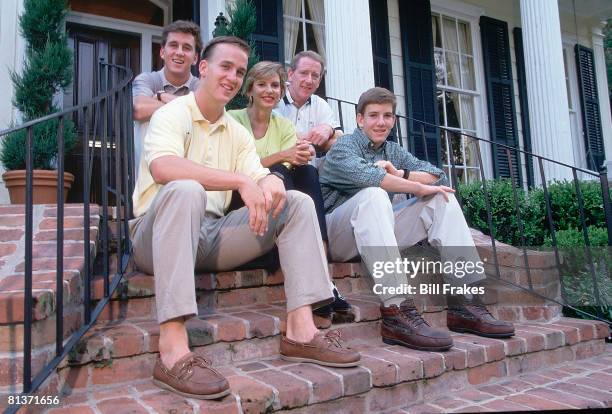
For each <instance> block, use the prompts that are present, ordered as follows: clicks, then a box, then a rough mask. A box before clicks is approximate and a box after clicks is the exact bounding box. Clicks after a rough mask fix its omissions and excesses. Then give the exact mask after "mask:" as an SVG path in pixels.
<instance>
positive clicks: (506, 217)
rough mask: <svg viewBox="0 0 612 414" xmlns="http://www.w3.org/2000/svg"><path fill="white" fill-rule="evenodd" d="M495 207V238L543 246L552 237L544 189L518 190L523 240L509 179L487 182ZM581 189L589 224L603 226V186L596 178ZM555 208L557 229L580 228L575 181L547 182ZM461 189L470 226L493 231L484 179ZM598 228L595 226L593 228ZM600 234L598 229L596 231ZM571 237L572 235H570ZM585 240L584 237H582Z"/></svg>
mask: <svg viewBox="0 0 612 414" xmlns="http://www.w3.org/2000/svg"><path fill="white" fill-rule="evenodd" d="M486 187H487V193H488V194H489V200H490V205H491V211H492V222H493V229H494V233H495V238H496V239H497V240H500V241H502V242H504V243H508V244H511V245H513V246H523V245H525V246H542V245H543V244H544V242H545V239H546V237H550V230H549V224H548V220H547V212H546V204H545V201H544V191H543V190H542V188H533V189H531V190H530V191H529V193H528V194H525V193H524V192H523V191H522V190H520V189H518V190H517V198H518V205H519V211H520V216H521V223H522V226H523V232H524V242H523V239H522V238H521V234H520V231H519V223H518V220H517V214H516V207H515V203H514V194H513V189H512V185H511V184H510V181H509V180H492V181H487V182H486ZM580 191H581V193H582V197H583V202H584V214H585V223H586V225H587V227H589V228H594V227H601V226H602V223H604V211H603V200H602V196H601V187H600V185H599V182H596V181H581V182H580ZM548 192H549V195H550V200H551V208H552V212H553V222H554V224H555V231H556V232H559V231H560V230H568V229H576V228H581V224H580V214H579V205H578V199H577V197H576V191H575V188H574V183H573V182H570V181H563V182H554V183H552V184H550V185H549V186H548ZM458 193H459V195H460V197H461V198H462V200H463V208H464V213H465V216H466V220H467V221H468V223H469V224H470V226H472V227H474V228H476V229H478V230H480V231H482V232H484V233H486V234H490V231H489V226H488V224H487V213H486V212H487V210H486V202H485V197H484V194H485V193H484V191H483V187H482V183H480V182H475V183H471V184H467V185H461V186H459V188H458ZM593 231H596V230H593ZM597 234H598V233H597ZM568 237H569V236H568ZM582 243H583V244H584V241H582Z"/></svg>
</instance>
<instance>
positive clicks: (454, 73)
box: [445, 52, 461, 88]
mask: <svg viewBox="0 0 612 414" xmlns="http://www.w3.org/2000/svg"><path fill="white" fill-rule="evenodd" d="M445 56H446V73H447V77H448V86H453V87H455V88H460V87H461V84H460V83H459V55H458V54H457V53H452V52H446V53H445Z"/></svg>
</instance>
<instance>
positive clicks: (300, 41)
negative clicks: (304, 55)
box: [294, 22, 304, 54]
mask: <svg viewBox="0 0 612 414" xmlns="http://www.w3.org/2000/svg"><path fill="white" fill-rule="evenodd" d="M303 27H304V23H302V22H299V27H298V31H297V43H296V44H295V53H299V52H301V51H303V50H304V30H303ZM295 53H294V54H295Z"/></svg>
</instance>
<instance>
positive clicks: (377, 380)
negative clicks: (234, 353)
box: [60, 340, 605, 412]
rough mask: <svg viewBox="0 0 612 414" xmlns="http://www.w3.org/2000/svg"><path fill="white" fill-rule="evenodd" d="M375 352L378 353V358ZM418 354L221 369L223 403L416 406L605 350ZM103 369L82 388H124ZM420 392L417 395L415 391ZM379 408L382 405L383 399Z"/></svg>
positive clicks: (145, 365)
mask: <svg viewBox="0 0 612 414" xmlns="http://www.w3.org/2000/svg"><path fill="white" fill-rule="evenodd" d="M375 351H377V352H378V357H377V356H376V355H377V354H376V352H375ZM414 352H418V351H413V352H411V351H410V350H405V349H404V348H402V347H388V348H384V349H378V350H373V351H372V352H370V353H368V354H369V355H368V356H366V357H365V358H364V360H363V361H362V366H359V367H355V368H344V369H343V368H329V367H321V366H318V365H313V364H299V363H297V364H296V363H289V362H286V361H283V360H281V359H278V358H267V359H258V360H254V361H252V362H246V363H241V364H237V365H235V366H223V367H218V368H217V369H218V370H219V371H220V372H221V373H222V374H223V375H225V376H226V377H228V379H229V381H230V385H231V387H232V396H230V397H227V398H226V399H224V400H222V401H219V402H218V403H227V402H228V400H229V401H235V402H236V403H241V404H242V409H243V410H245V411H247V412H248V411H249V410H248V408H249V407H250V408H251V409H253V408H254V407H257V409H256V410H255V411H256V412H264V411H265V412H267V411H269V410H273V411H277V410H281V409H294V408H299V407H305V406H308V407H309V408H311V407H312V408H314V407H313V405H315V404H325V403H332V402H334V401H341V399H343V398H346V397H350V396H353V395H364V394H366V393H367V394H369V393H371V392H372V393H374V395H377V394H379V393H381V392H382V391H385V390H386V391H392V392H393V393H396V392H400V393H401V394H402V398H401V399H402V400H403V401H406V398H404V397H405V396H410V395H415V396H416V395H418V396H420V398H419V399H418V400H415V401H414V403H415V404H416V403H419V402H421V401H422V399H423V396H424V395H427V396H428V398H432V397H433V396H440V395H444V394H445V393H448V392H449V391H458V390H461V389H464V388H466V387H468V386H472V385H480V384H487V383H490V382H492V381H497V380H498V379H502V378H507V377H512V376H515V375H518V374H522V373H529V372H534V371H537V370H538V369H540V368H544V367H550V366H553V365H556V364H560V363H564V362H568V361H575V360H581V359H585V358H589V357H592V356H596V355H601V354H603V353H604V352H605V343H604V342H603V341H601V340H589V341H587V342H583V343H579V344H575V345H571V346H563V347H561V348H557V349H552V350H542V351H538V352H535V353H530V354H524V355H517V356H514V357H505V358H503V359H502V360H497V361H491V362H486V363H484V364H481V365H478V366H475V367H464V368H461V369H457V368H456V367H454V366H452V364H447V361H446V359H445V358H444V357H442V356H441V355H440V353H421V354H427V355H425V356H423V359H419V358H415V356H414ZM381 353H382V354H383V355H382V356H381V355H380V354H381ZM152 366H153V362H152V361H149V360H146V359H143V358H134V359H133V361H132V364H131V365H130V368H131V370H132V371H133V370H139V371H144V372H148V378H150V373H151V372H152ZM130 368H124V369H123V370H122V371H123V372H126V371H128V370H129V369H130ZM100 370H101V371H106V372H99V373H94V372H90V373H88V374H87V377H86V378H84V380H85V383H84V384H82V385H83V387H82V389H83V390H90V391H91V390H94V389H95V388H96V387H100V388H102V389H101V390H100V392H103V388H104V387H106V386H120V385H121V384H118V383H117V381H116V379H117V373H116V372H115V371H113V367H112V366H111V367H105V368H100ZM60 376H61V375H60ZM63 381H65V382H64V385H65V389H66V390H68V389H69V387H66V385H67V383H68V382H69V381H70V378H69V376H68V378H63ZM81 381H83V378H82V379H81ZM134 381H140V380H139V379H137V378H131V379H128V380H127V381H125V382H124V385H129V384H131V383H133V382H134ZM140 384H141V385H142V388H144V389H156V387H155V386H154V385H153V384H151V383H150V381H148V380H147V379H146V378H144V379H143V380H142V381H141V382H140ZM415 390H417V391H418V392H417V393H414V391H415ZM78 393H79V391H76V390H75V393H74V394H73V396H76V395H78ZM213 404H215V403H213ZM245 404H246V407H245ZM378 404H382V402H381V401H378ZM403 405H405V403H403ZM379 408H380V409H389V408H393V407H392V406H388V407H384V406H381V407H379Z"/></svg>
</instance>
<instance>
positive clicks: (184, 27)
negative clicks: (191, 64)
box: [161, 20, 202, 52]
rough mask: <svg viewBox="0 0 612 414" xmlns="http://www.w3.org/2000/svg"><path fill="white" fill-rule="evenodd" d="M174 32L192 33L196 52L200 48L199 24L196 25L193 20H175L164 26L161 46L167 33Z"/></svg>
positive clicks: (166, 37)
mask: <svg viewBox="0 0 612 414" xmlns="http://www.w3.org/2000/svg"><path fill="white" fill-rule="evenodd" d="M176 32H178V33H187V34H190V35H193V38H194V39H195V47H196V52H198V51H200V50H202V37H201V36H200V26H198V25H197V24H195V23H194V22H190V21H187V20H177V21H174V22H172V23H170V24H169V25H168V26H166V27H164V30H163V32H162V38H161V45H162V47H163V46H165V45H166V41H167V40H168V35H169V34H170V33H176Z"/></svg>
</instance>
